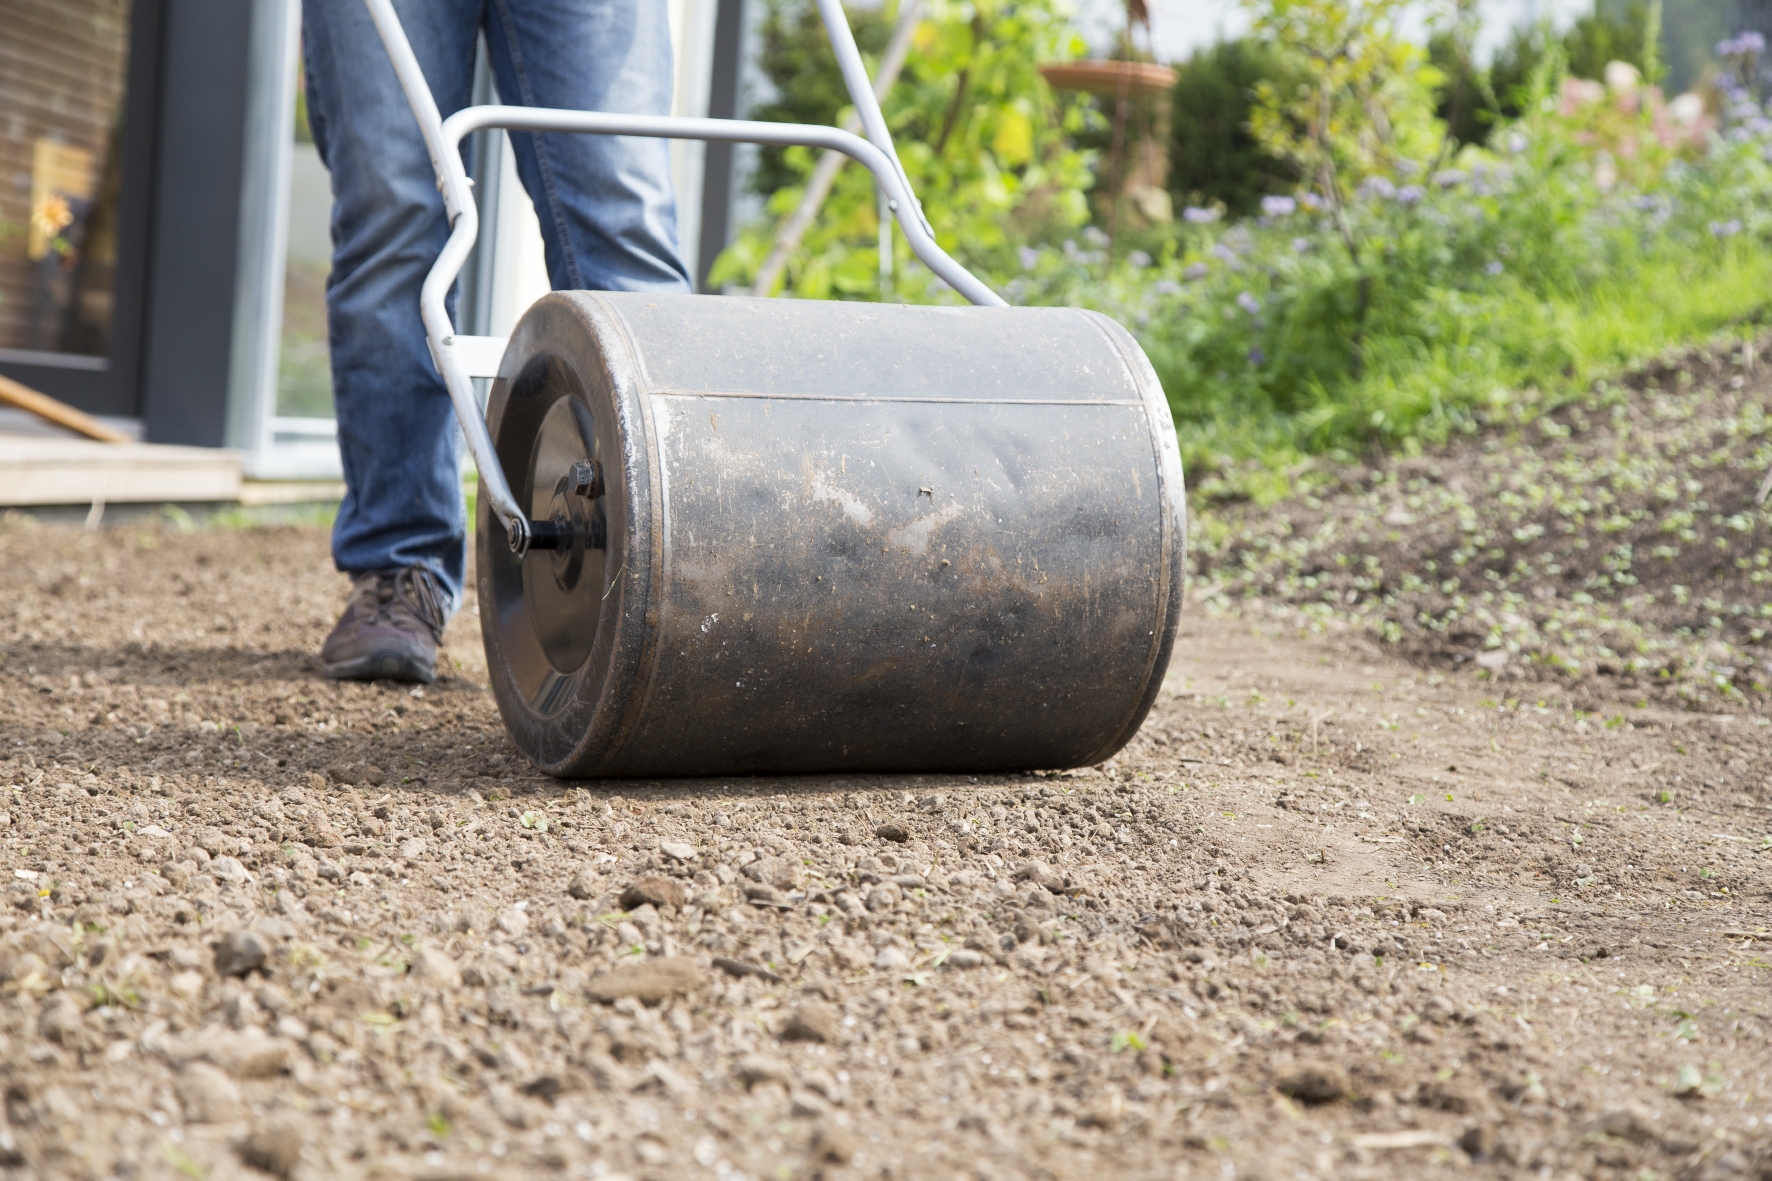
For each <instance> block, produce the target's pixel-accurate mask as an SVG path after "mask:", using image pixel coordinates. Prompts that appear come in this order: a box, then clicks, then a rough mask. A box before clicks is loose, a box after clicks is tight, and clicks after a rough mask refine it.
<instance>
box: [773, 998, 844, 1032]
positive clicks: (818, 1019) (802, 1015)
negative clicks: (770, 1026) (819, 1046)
mask: <svg viewBox="0 0 1772 1181" xmlns="http://www.w3.org/2000/svg"><path fill="white" fill-rule="evenodd" d="M842 1021H843V1017H842V1014H840V1013H838V1012H837V1010H836V1009H834V1008H832V1007H831V1006H830V1005H827V1004H823V1003H821V1002H819V1001H807V1002H806V1003H804V1004H802V1005H800V1006H799V1007H798V1008H796V1009H795V1010H794V1011H793V1012H791V1013H789V1014H788V1016H787V1019H786V1020H785V1021H783V1022H782V1023H781V1029H780V1031H779V1032H778V1033H777V1034H776V1036H777V1037H779V1038H780V1039H781V1040H782V1041H784V1042H834V1041H836V1040H837V1030H838V1029H839V1028H840V1027H841V1025H842Z"/></svg>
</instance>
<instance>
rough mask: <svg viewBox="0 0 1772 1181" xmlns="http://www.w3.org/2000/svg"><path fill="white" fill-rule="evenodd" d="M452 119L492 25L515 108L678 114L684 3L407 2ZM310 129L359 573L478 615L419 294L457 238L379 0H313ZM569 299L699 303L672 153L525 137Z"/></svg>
mask: <svg viewBox="0 0 1772 1181" xmlns="http://www.w3.org/2000/svg"><path fill="white" fill-rule="evenodd" d="M395 9H396V11H398V12H399V14H400V18H401V21H402V22H403V23H404V25H405V28H406V35H407V38H408V39H409V40H410V41H411V42H412V48H413V52H414V53H415V54H416V55H417V57H418V61H419V64H420V66H421V67H422V68H423V70H424V72H425V77H426V78H427V79H428V80H429V81H430V83H431V91H432V94H433V95H434V96H435V98H436V100H437V106H438V107H439V109H440V110H441V111H442V112H443V114H444V116H445V117H447V116H448V115H449V114H451V113H452V112H454V111H456V110H459V109H460V108H461V107H463V106H466V105H467V103H468V101H469V96H470V87H471V84H472V79H473V65H474V42H475V37H476V35H477V33H478V32H479V29H480V26H481V24H482V23H483V22H484V23H485V24H486V26H487V41H488V45H489V48H490V50H491V57H492V63H493V69H494V76H495V77H496V79H497V81H498V85H499V91H500V95H501V98H502V99H503V101H505V102H510V103H527V104H532V105H546V106H560V107H574V108H579V109H589V110H612V111H623V112H630V113H646V114H663V113H666V112H668V111H669V109H670V66H671V63H670V36H669V30H668V26H667V23H666V15H665V4H664V0H395ZM302 42H303V51H304V55H305V59H306V71H307V83H308V115H309V122H310V124H311V126H312V127H313V131H314V142H315V146H316V147H317V148H318V149H319V152H320V157H321V159H322V160H323V161H324V162H325V164H326V167H327V169H328V170H329V171H330V172H331V174H332V190H333V209H332V243H333V256H332V276H331V278H330V280H329V281H328V283H327V292H326V302H327V315H328V331H329V335H330V343H331V353H332V381H333V401H334V405H335V407H336V412H337V415H338V439H339V452H340V455H341V456H342V458H343V461H344V472H345V486H346V493H345V500H344V503H343V504H342V505H341V506H340V508H339V514H338V521H337V523H336V524H335V525H334V527H333V534H332V553H333V559H334V561H335V562H336V563H337V565H338V568H339V569H340V570H345V571H350V572H356V571H362V570H376V569H386V568H390V567H399V566H425V567H427V568H429V569H430V570H431V571H433V572H434V573H435V574H437V575H438V576H439V577H440V578H441V579H442V581H443V583H444V586H445V587H446V589H447V590H448V592H449V594H450V598H451V601H452V603H453V602H457V601H459V600H460V596H461V588H462V580H463V575H464V566H465V560H466V551H465V544H464V543H465V540H466V522H465V519H464V515H463V505H462V497H461V486H460V480H459V476H458V474H457V473H458V468H457V464H458V459H457V454H456V429H455V420H454V412H453V409H452V407H451V405H450V402H449V397H448V394H447V393H446V392H445V391H444V388H443V382H442V379H441V378H439V377H438V376H437V374H436V371H435V370H434V369H433V368H432V365H431V358H430V353H429V351H428V349H427V348H426V345H425V334H424V327H423V324H422V322H421V321H420V318H419V312H418V292H419V287H420V286H421V285H422V284H423V282H424V277H425V274H426V273H427V272H428V271H429V270H430V268H431V264H432V263H433V262H435V261H436V258H437V254H438V252H439V251H440V250H441V249H442V247H443V242H444V240H445V239H446V238H447V237H448V233H449V227H448V225H447V223H446V221H445V219H444V212H443V200H442V198H441V197H440V196H439V195H438V193H437V187H436V178H435V175H434V174H433V172H432V171H431V164H430V159H429V157H428V156H427V155H426V154H425V148H424V141H423V139H422V138H421V137H420V135H419V132H418V125H417V123H416V122H415V121H414V119H413V116H412V111H411V108H410V107H409V106H408V105H407V103H406V97H405V95H404V93H403V92H402V91H401V90H400V85H399V82H398V80H397V79H396V78H395V76H394V71H393V67H392V65H391V64H389V62H388V58H387V53H386V51H385V50H384V49H383V48H382V44H381V38H380V37H379V36H378V35H377V34H376V31H375V26H374V24H373V23H372V22H371V21H370V19H369V13H368V10H367V8H365V6H364V4H363V0H303V6H302ZM512 138H513V146H514V147H515V149H516V160H517V168H518V173H519V175H520V176H521V177H522V179H523V183H524V186H525V188H527V189H528V190H529V192H530V195H531V197H532V199H533V200H534V202H535V205H536V210H537V213H538V214H539V215H540V221H541V227H542V237H543V241H544V244H545V247H546V252H547V260H548V274H549V277H550V279H551V281H552V283H553V285H554V286H555V287H556V288H600V289H608V290H648V291H682V290H686V289H687V287H688V277H687V274H686V272H685V271H684V269H683V264H682V263H681V261H679V259H678V256H677V228H676V209H675V205H674V203H673V199H672V195H671V186H670V157H669V149H668V147H667V145H665V144H664V143H663V142H661V141H655V140H643V139H611V138H608V137H593V136H569V135H545V136H535V135H528V134H523V133H519V134H517V135H515V136H513V137H512Z"/></svg>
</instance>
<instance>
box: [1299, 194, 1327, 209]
mask: <svg viewBox="0 0 1772 1181" xmlns="http://www.w3.org/2000/svg"><path fill="white" fill-rule="evenodd" d="M1298 203H1299V204H1300V205H1302V206H1304V207H1305V208H1306V209H1308V210H1310V211H1311V212H1312V213H1315V212H1316V211H1317V210H1319V209H1321V208H1322V207H1323V198H1321V197H1319V196H1317V195H1316V194H1315V193H1313V192H1311V191H1310V190H1309V189H1306V190H1305V191H1304V192H1302V193H1300V194H1298Z"/></svg>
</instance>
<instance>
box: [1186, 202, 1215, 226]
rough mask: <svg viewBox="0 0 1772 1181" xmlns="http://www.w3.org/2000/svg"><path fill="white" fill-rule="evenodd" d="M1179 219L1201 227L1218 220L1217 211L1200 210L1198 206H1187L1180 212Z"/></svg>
mask: <svg viewBox="0 0 1772 1181" xmlns="http://www.w3.org/2000/svg"><path fill="white" fill-rule="evenodd" d="M1181 219H1182V220H1183V221H1185V222H1188V223H1190V224H1192V225H1196V226H1203V225H1207V224H1209V223H1211V222H1215V221H1217V220H1218V210H1216V209H1201V208H1200V207H1199V206H1198V205H1189V206H1188V207H1187V208H1186V209H1183V210H1182V211H1181Z"/></svg>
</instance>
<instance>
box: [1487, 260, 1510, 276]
mask: <svg viewBox="0 0 1772 1181" xmlns="http://www.w3.org/2000/svg"><path fill="white" fill-rule="evenodd" d="M1505 269H1506V268H1505V267H1503V266H1502V265H1501V260H1500V259H1495V260H1493V261H1491V262H1490V263H1488V264H1487V265H1486V266H1484V267H1483V273H1484V274H1485V275H1499V274H1501V272H1502V271H1503V270H1505Z"/></svg>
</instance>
